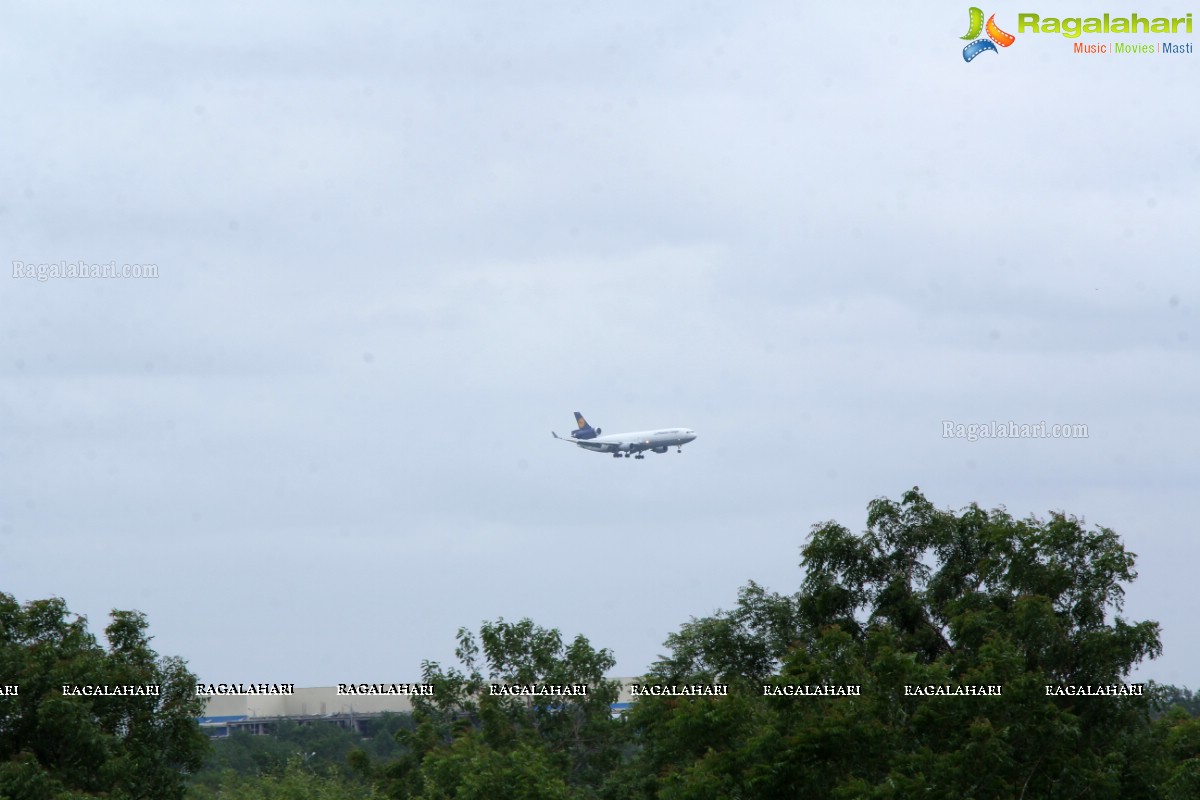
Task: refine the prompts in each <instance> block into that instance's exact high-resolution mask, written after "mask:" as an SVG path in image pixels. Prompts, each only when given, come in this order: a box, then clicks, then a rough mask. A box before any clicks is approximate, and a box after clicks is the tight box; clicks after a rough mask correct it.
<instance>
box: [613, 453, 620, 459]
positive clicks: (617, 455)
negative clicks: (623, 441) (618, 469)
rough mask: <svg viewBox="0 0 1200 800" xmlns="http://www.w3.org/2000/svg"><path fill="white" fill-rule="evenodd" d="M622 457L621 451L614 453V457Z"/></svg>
mask: <svg viewBox="0 0 1200 800" xmlns="http://www.w3.org/2000/svg"><path fill="white" fill-rule="evenodd" d="M620 457H621V454H620V453H613V458H620Z"/></svg>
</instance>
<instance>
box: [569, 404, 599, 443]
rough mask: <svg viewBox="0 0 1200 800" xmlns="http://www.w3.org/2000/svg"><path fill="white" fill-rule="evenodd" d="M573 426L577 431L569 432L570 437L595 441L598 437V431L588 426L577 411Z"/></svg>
mask: <svg viewBox="0 0 1200 800" xmlns="http://www.w3.org/2000/svg"><path fill="white" fill-rule="evenodd" d="M575 425H576V427H577V428H578V430H574V431H571V435H572V436H574V437H575V438H576V439H595V438H596V437H597V436H599V435H600V429H599V428H593V427H592V426H591V425H588V421H587V420H586V419H584V418H583V414H580V413H579V412H578V411H576V412H575Z"/></svg>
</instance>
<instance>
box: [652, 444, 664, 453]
mask: <svg viewBox="0 0 1200 800" xmlns="http://www.w3.org/2000/svg"><path fill="white" fill-rule="evenodd" d="M654 452H656V453H665V452H667V446H666V445H663V446H662V447H655V448H654Z"/></svg>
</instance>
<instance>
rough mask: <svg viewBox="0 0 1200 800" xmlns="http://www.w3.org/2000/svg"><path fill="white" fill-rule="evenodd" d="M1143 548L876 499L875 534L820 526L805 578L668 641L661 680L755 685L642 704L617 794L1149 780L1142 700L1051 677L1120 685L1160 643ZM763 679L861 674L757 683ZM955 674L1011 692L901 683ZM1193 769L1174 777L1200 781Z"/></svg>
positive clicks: (1092, 787)
mask: <svg viewBox="0 0 1200 800" xmlns="http://www.w3.org/2000/svg"><path fill="white" fill-rule="evenodd" d="M1133 563H1134V557H1133V555H1132V554H1130V553H1127V552H1126V551H1125V550H1124V548H1123V547H1122V546H1121V543H1120V540H1119V539H1118V538H1117V536H1116V534H1115V533H1113V532H1112V531H1111V530H1108V529H1106V528H1099V529H1096V530H1091V531H1089V530H1086V529H1085V528H1084V526H1083V524H1082V522H1081V521H1080V520H1078V519H1076V518H1074V517H1070V516H1067V515H1064V514H1052V515H1051V516H1050V518H1049V519H1048V520H1045V521H1042V520H1039V519H1037V518H1034V517H1030V518H1028V519H1025V520H1015V519H1013V518H1012V517H1011V516H1009V515H1008V514H1007V513H1006V512H1004V511H1003V510H995V511H991V512H987V511H984V510H982V509H980V508H978V507H977V506H970V507H969V508H967V509H965V510H964V511H963V512H962V513H960V514H956V513H954V512H951V511H941V510H938V509H936V508H935V507H934V506H933V505H932V504H931V503H930V502H929V501H928V500H926V499H925V497H924V496H923V495H921V493H920V492H919V491H918V490H916V489H914V490H912V491H910V492H908V493H906V494H905V496H904V498H903V499H902V501H901V502H899V503H897V502H893V501H889V500H884V499H881V500H876V501H874V502H873V503H871V504H870V507H869V509H868V521H867V530H866V531H865V532H864V533H863V534H861V535H858V536H856V535H854V534H852V533H850V532H849V531H848V530H846V529H845V528H844V527H842V526H840V525H838V524H836V523H827V524H824V525H820V526H817V527H815V528H814V530H813V533H812V535H811V537H810V539H809V542H808V543H807V544H806V545H805V546H804V547H803V548H802V562H801V565H802V567H803V569H804V580H803V583H802V586H801V590H800V592H799V593H798V594H796V595H793V596H781V595H774V594H769V593H767V592H765V591H764V590H762V589H761V588H760V587H758V586H757V585H755V584H751V585H750V586H749V587H748V588H747V589H745V590H743V591H742V593H741V595H740V596H739V599H738V604H737V606H736V608H735V609H734V610H733V611H732V612H718V614H717V615H715V616H714V617H711V618H707V619H702V620H692V621H691V622H689V623H688V624H687V625H685V626H684V628H683V629H682V631H681V632H680V633H679V634H676V635H673V636H672V637H671V638H670V639H668V645H669V647H670V648H671V651H672V653H671V655H670V656H668V657H667V658H665V659H663V660H662V661H660V662H659V663H658V664H656V665H655V667H654V668H653V670H652V673H653V675H654V676H656V677H659V678H670V679H672V680H676V681H683V680H689V679H691V680H708V679H712V678H714V677H715V678H719V679H721V680H723V681H726V682H729V683H731V684H732V686H731V690H730V691H731V695H732V694H734V692H735V687H737V688H740V689H741V692H740V693H738V694H737V696H736V697H734V696H731V697H729V698H717V699H688V700H684V701H682V702H681V701H679V700H676V699H667V698H646V699H643V700H640V701H639V702H638V704H637V705H636V707H635V709H634V711H633V712H632V714H631V715H630V725H631V730H632V731H633V733H634V734H635V736H636V741H637V743H638V744H639V745H640V747H641V750H640V751H639V752H638V754H637V755H636V757H635V758H634V759H633V760H632V762H631V764H630V765H629V769H632V770H635V771H638V772H639V774H640V780H639V779H637V778H628V777H627V778H626V779H625V780H623V781H621V782H620V785H621V786H622V787H624V788H623V790H622V791H623V792H624V794H623V795H621V796H626V797H662V798H701V797H711V798H716V797H761V798H772V797H781V798H782V797H797V796H814V797H845V798H874V797H879V798H884V797H917V796H919V797H922V798H930V799H931V800H933V799H936V798H945V799H946V800H950V799H951V798H964V797H970V798H978V799H979V800H983V799H984V798H1015V797H1022V798H1025V800H1035V798H1067V797H1083V796H1087V797H1092V798H1105V797H1110V798H1118V797H1122V798H1132V797H1141V796H1147V797H1148V796H1153V792H1154V791H1156V789H1155V787H1156V786H1157V781H1158V779H1160V778H1162V777H1163V776H1164V775H1165V774H1166V772H1165V771H1164V770H1165V766H1164V765H1163V764H1162V763H1160V761H1159V760H1158V756H1156V755H1154V753H1153V748H1152V747H1150V743H1151V741H1152V739H1153V732H1152V731H1151V729H1150V725H1149V711H1150V704H1149V701H1148V699H1147V698H1138V697H1096V698H1060V697H1052V696H1047V695H1046V692H1045V686H1046V685H1047V684H1077V685H1096V684H1105V685H1107V684H1112V683H1117V682H1120V681H1122V680H1123V679H1125V678H1127V677H1128V675H1129V673H1130V670H1131V669H1132V668H1133V667H1134V666H1135V665H1136V664H1138V663H1139V662H1141V661H1142V660H1143V659H1146V658H1152V657H1154V656H1156V655H1157V654H1158V653H1159V652H1160V650H1161V645H1160V644H1159V639H1158V625H1157V624H1156V623H1154V622H1136V623H1131V622H1127V621H1126V620H1124V619H1123V618H1121V617H1120V616H1119V612H1120V610H1121V603H1122V599H1123V596H1124V587H1125V585H1127V584H1128V583H1129V582H1131V581H1132V580H1133V579H1134V578H1135V577H1136V573H1135V572H1134V570H1133ZM776 665H778V667H777V668H776ZM762 683H799V684H838V685H844V684H857V685H860V686H861V687H862V689H861V696H856V697H803V698H782V697H761V696H756V695H760V694H761V692H757V693H756V687H758V688H760V685H761V684H762ZM946 684H959V685H962V684H970V685H1002V686H1003V695H1002V696H1000V697H954V696H950V697H923V696H906V694H905V687H906V686H915V685H946ZM1189 769H1191V767H1180V768H1178V769H1177V770H1176V773H1175V774H1173V777H1172V780H1175V781H1176V782H1177V783H1178V785H1180V786H1185V787H1190V786H1191V784H1190V783H1188V781H1190V780H1191V774H1190V773H1189V772H1188V771H1187V770H1189ZM614 785H616V784H614ZM629 787H635V788H633V789H630V788H629ZM1179 791H1183V790H1182V789H1181V790H1179Z"/></svg>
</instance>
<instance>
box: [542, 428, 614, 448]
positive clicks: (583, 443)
mask: <svg viewBox="0 0 1200 800" xmlns="http://www.w3.org/2000/svg"><path fill="white" fill-rule="evenodd" d="M550 435H551V436H553V437H554V438H555V439H558V440H559V441H560V442H566V443H567V444H573V445H576V446H578V447H582V448H584V449H585V450H597V451H599V452H601V453H607V452H611V451H613V450H619V449H621V446H622V445H621V442H593V441H592V440H591V439H568V438H567V437H565V436H559V435H558V434H557V433H555V432H554V431H550Z"/></svg>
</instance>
